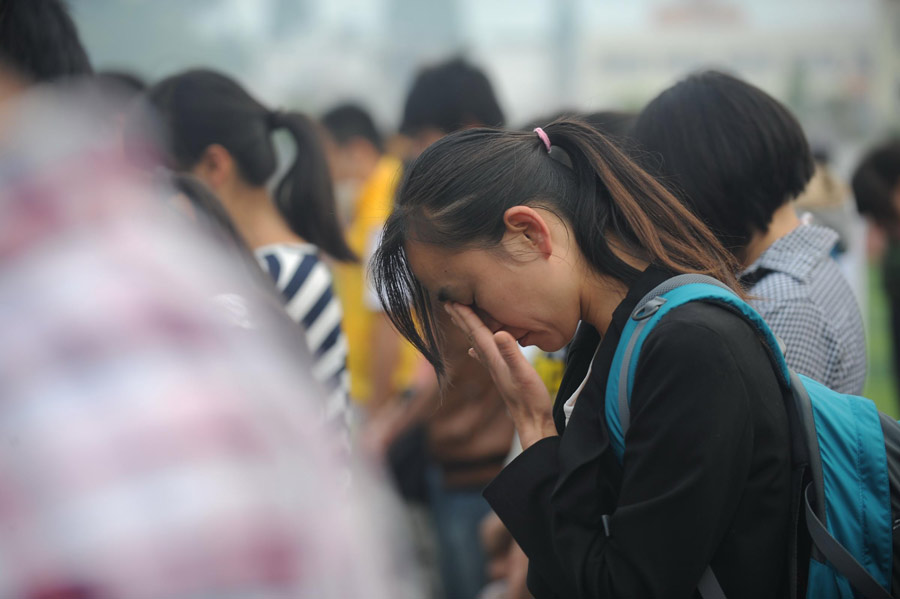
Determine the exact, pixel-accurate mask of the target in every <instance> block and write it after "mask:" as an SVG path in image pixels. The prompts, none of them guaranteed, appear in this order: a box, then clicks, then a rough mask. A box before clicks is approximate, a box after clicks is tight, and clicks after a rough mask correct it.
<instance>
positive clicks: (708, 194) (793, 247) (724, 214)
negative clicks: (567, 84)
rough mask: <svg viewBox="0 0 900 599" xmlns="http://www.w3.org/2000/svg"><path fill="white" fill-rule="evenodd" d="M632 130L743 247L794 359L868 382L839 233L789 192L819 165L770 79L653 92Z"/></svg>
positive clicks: (727, 237)
mask: <svg viewBox="0 0 900 599" xmlns="http://www.w3.org/2000/svg"><path fill="white" fill-rule="evenodd" d="M632 135H633V138H634V141H635V143H636V145H637V146H638V148H639V151H640V153H639V154H638V156H639V159H640V160H641V161H642V162H643V164H644V166H645V167H646V168H647V169H648V170H649V171H650V172H651V173H653V174H655V175H656V176H657V177H658V178H659V179H660V181H661V182H662V183H663V184H664V185H666V186H667V187H668V188H669V190H670V191H671V192H672V193H674V194H675V195H676V196H677V197H678V198H679V199H680V200H681V201H682V202H684V203H685V204H686V205H687V206H688V207H690V208H691V209H692V210H693V211H694V213H695V214H697V215H698V216H699V217H700V218H702V219H703V221H704V222H705V223H706V224H707V225H708V226H709V227H710V229H712V231H713V233H715V234H716V236H717V237H718V238H719V241H721V242H722V244H723V245H724V246H725V247H726V248H728V249H729V250H730V251H731V253H732V254H734V256H735V257H736V258H737V260H738V262H739V263H740V267H741V269H742V271H741V280H742V282H743V283H744V285H745V287H746V288H747V289H748V290H749V294H750V296H751V298H754V301H753V305H754V307H755V308H756V309H757V311H759V313H760V314H761V315H762V317H763V318H764V319H765V320H766V322H768V323H769V326H770V327H771V328H772V330H773V331H774V332H775V334H776V335H778V337H779V338H780V339H781V340H782V341H783V342H784V344H785V346H786V351H785V358H786V359H787V363H788V365H789V366H790V367H791V368H793V369H794V370H796V371H797V372H799V373H801V374H805V375H807V376H809V377H811V378H814V379H816V380H818V381H820V382H822V383H824V384H826V385H827V386H829V387H831V388H833V389H836V390H838V391H842V392H844V393H853V394H860V393H862V389H863V384H864V383H865V379H866V344H865V331H864V328H863V322H862V317H861V315H860V311H859V306H858V305H857V303H856V298H855V297H854V296H853V291H852V290H851V289H850V286H849V284H848V283H847V281H846V280H845V279H844V277H843V275H842V274H841V272H840V269H839V267H838V265H837V263H836V262H835V261H834V259H833V258H832V256H831V253H832V250H833V249H834V246H835V244H836V243H837V240H838V236H837V234H836V233H835V232H834V231H832V230H830V229H826V228H824V227H819V226H814V225H811V224H804V223H803V221H802V220H801V219H800V218H799V217H798V216H797V213H796V211H795V208H794V206H793V204H792V202H791V201H792V200H793V199H795V198H796V197H797V196H798V195H800V193H801V192H803V190H804V189H805V188H806V185H807V183H808V182H809V180H810V178H811V177H812V174H813V159H812V155H811V153H810V149H809V144H808V143H807V141H806V137H805V135H804V133H803V130H802V129H801V127H800V124H799V123H798V122H797V120H796V119H795V118H794V116H793V115H792V114H791V113H790V112H789V111H788V110H787V109H786V108H785V107H784V106H782V105H781V104H780V103H779V102H778V101H776V100H775V99H774V98H772V97H771V96H769V95H768V94H766V93H765V92H763V91H762V90H760V89H758V88H756V87H753V86H752V85H750V84H748V83H745V82H743V81H741V80H739V79H737V78H735V77H732V76H730V75H726V74H723V73H718V72H715V71H707V72H703V73H700V74H697V75H693V76H691V77H688V78H687V79H685V80H683V81H681V82H679V83H677V84H676V85H674V86H672V87H671V88H669V89H667V90H666V91H664V92H663V93H661V94H660V95H659V96H657V97H656V98H655V99H654V100H653V101H651V102H650V103H649V104H648V105H647V107H646V108H644V110H643V111H642V112H641V114H640V116H639V117H638V120H637V122H636V123H635V126H634V128H633V131H632Z"/></svg>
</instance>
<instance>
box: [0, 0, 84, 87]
mask: <svg viewBox="0 0 900 599" xmlns="http://www.w3.org/2000/svg"><path fill="white" fill-rule="evenodd" d="M0 60H3V61H4V62H6V63H7V64H8V65H9V66H11V67H12V68H14V69H15V70H16V71H17V72H18V74H19V75H20V76H22V77H24V78H26V79H28V80H29V81H31V82H33V83H40V82H45V81H54V80H57V79H62V78H66V77H78V76H82V75H91V74H92V72H93V70H92V69H91V63H90V61H89V60H88V56H87V52H85V50H84V46H82V45H81V40H80V39H79V37H78V30H77V29H76V27H75V23H74V22H73V21H72V17H71V16H69V12H68V11H67V10H66V7H65V5H64V4H63V3H62V2H60V1H59V0H3V3H2V5H0Z"/></svg>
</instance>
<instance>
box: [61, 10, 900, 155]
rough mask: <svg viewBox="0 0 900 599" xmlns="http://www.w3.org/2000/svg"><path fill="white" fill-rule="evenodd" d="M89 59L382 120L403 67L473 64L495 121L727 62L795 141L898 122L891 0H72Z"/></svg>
mask: <svg viewBox="0 0 900 599" xmlns="http://www.w3.org/2000/svg"><path fill="white" fill-rule="evenodd" d="M72 6H73V10H74V12H75V16H76V19H77V20H78V23H79V26H80V27H81V29H82V32H83V37H84V39H85V43H86V45H87V46H88V48H89V51H90V53H91V55H92V58H93V60H94V61H95V63H96V64H97V65H98V66H99V67H101V68H103V67H119V68H121V67H126V68H127V67H130V68H133V69H134V70H137V71H138V72H140V73H141V74H143V75H145V76H147V77H149V78H151V79H153V78H157V77H160V76H163V75H166V74H168V73H170V72H172V71H174V70H176V69H180V68H185V67H187V66H193V65H197V64H207V65H210V66H213V67H215V68H219V69H223V70H226V71H228V72H230V73H232V74H233V75H235V76H237V77H239V78H240V79H242V80H243V81H245V82H246V83H247V85H248V86H250V87H251V88H253V89H256V90H259V93H260V94H261V95H263V96H264V98H265V100H267V101H269V102H272V103H276V104H277V103H282V104H290V105H292V106H297V107H299V108H301V109H306V110H310V111H313V112H317V111H320V110H322V109H323V108H325V107H326V106H328V105H330V104H332V103H334V102H336V101H338V100H342V99H349V98H353V99H358V100H361V101H364V102H365V103H366V104H367V105H369V106H370V107H371V108H372V110H373V111H374V113H375V114H376V115H377V116H378V117H379V118H380V120H381V121H382V122H383V123H384V124H385V125H388V126H390V125H394V124H396V121H397V119H398V118H399V112H400V103H401V102H402V99H403V96H404V93H405V90H406V87H407V85H408V84H409V81H410V80H411V78H412V76H413V73H414V71H415V69H416V68H417V67H418V66H419V65H420V64H422V63H427V62H434V61H437V60H439V59H440V58H442V57H444V56H446V55H448V54H451V53H463V54H465V55H467V56H468V57H470V58H471V59H473V60H474V61H476V62H478V63H480V64H481V65H483V66H484V67H485V68H486V70H487V71H488V73H489V74H490V75H491V76H492V78H493V79H494V80H495V82H496V85H497V88H498V92H499V95H500V97H501V99H502V101H503V103H504V106H505V108H506V109H507V111H508V113H509V116H510V122H511V123H513V124H516V123H520V122H524V121H526V120H528V119H531V118H533V117H535V116H537V115H542V114H548V113H551V112H553V111H554V110H556V109H558V108H561V107H575V108H580V109H598V108H631V109H636V108H639V107H640V106H641V105H642V104H643V103H644V102H645V101H646V100H648V99H649V98H650V97H652V96H653V95H655V94H656V93H658V92H659V91H660V90H661V89H662V88H664V87H666V86H668V85H670V84H671V83H673V82H674V81H675V80H677V79H678V78H679V77H681V76H683V75H684V74H685V73H687V72H689V71H691V70H695V69H698V68H705V67H717V68H722V69H727V70H730V71H733V72H735V73H737V74H738V75H740V76H742V77H744V78H746V79H748V80H749V81H751V82H753V83H755V84H757V85H759V86H761V87H763V88H764V89H766V90H767V91H769V92H770V93H772V94H773V95H775V96H777V97H778V98H780V99H782V100H784V101H786V102H787V103H788V104H789V105H790V106H791V107H792V108H793V109H794V110H795V111H796V112H797V113H798V114H799V116H800V118H801V120H802V121H803V122H804V125H805V126H806V127H807V129H808V130H809V131H810V135H811V137H813V138H815V139H818V138H822V140H823V141H824V142H826V143H830V142H832V141H833V140H837V139H841V140H845V139H868V138H870V137H877V136H879V135H880V133H881V132H883V130H884V129H885V128H886V127H888V126H893V127H897V126H898V125H900V116H898V110H897V105H898V99H900V58H898V56H900V47H898V46H900V2H898V0H853V1H848V0H604V1H600V0H491V2H483V1H479V0H254V1H253V2H246V1H244V0H196V1H194V2H191V3H184V2H180V1H178V0H106V1H105V2H95V1H93V0H73V1H72Z"/></svg>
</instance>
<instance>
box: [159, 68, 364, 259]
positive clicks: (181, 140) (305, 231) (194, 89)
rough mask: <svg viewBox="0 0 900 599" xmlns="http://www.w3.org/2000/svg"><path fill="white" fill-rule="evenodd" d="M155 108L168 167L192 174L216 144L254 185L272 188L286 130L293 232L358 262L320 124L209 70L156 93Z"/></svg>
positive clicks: (183, 76)
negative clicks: (342, 220) (275, 107)
mask: <svg viewBox="0 0 900 599" xmlns="http://www.w3.org/2000/svg"><path fill="white" fill-rule="evenodd" d="M147 101H148V102H149V103H150V104H151V106H152V108H153V109H154V110H155V112H157V113H158V114H159V116H160V117H161V119H162V121H163V125H164V128H165V135H166V144H165V145H166V146H167V152H168V156H167V158H168V162H169V165H168V166H170V167H171V168H172V169H174V170H179V171H187V170H190V169H191V168H192V167H193V166H194V165H196V164H197V163H198V162H199V161H200V159H201V158H202V157H203V153H204V152H205V151H206V149H207V148H208V147H209V146H210V145H212V144H219V145H221V146H222V147H224V148H225V149H226V150H228V152H229V153H230V154H231V156H232V157H233V158H234V161H235V163H236V164H237V167H238V170H239V173H240V176H241V177H242V178H243V179H244V181H246V182H247V183H248V184H249V185H252V186H264V185H266V184H267V183H268V181H269V179H271V178H272V176H273V175H274V174H275V171H276V169H277V167H278V163H277V158H276V154H275V145H274V143H273V142H272V132H273V131H275V130H277V129H286V130H287V131H288V132H289V133H290V134H291V137H292V138H293V140H294V144H295V146H296V155H295V157H294V162H293V164H292V165H291V166H290V168H289V169H288V171H287V172H286V173H285V175H284V177H283V178H282V179H281V181H280V182H279V183H278V185H277V187H276V189H275V204H276V205H277V207H278V209H279V210H280V211H281V214H282V215H283V216H284V218H285V220H286V222H287V223H288V225H289V226H290V227H291V229H292V230H293V231H294V232H295V233H296V234H297V235H299V236H300V237H302V238H303V239H305V240H306V241H308V242H310V243H312V244H314V245H316V246H318V247H319V248H321V249H322V250H323V251H324V252H326V253H327V254H329V255H331V256H332V257H333V258H335V259H337V260H343V261H353V260H355V259H356V257H355V256H354V254H353V252H352V251H351V250H350V248H349V247H348V246H347V243H346V241H345V240H344V236H343V233H342V232H341V227H340V224H339V223H338V219H337V215H336V211H335V206H334V193H333V190H332V184H331V177H330V174H329V171H328V164H327V162H326V158H325V152H324V149H323V148H322V144H321V140H320V138H319V132H318V130H317V129H316V125H315V123H313V121H311V120H310V119H309V118H307V117H306V116H304V115H302V114H300V113H297V112H280V111H272V110H269V109H268V108H266V107H265V106H263V105H262V104H260V103H259V102H258V101H256V100H255V99H254V98H253V97H251V96H250V94H248V93H247V92H246V91H245V90H244V89H243V88H242V87H241V86H240V85H238V84H237V83H236V82H235V81H233V80H231V79H229V78H228V77H226V76H224V75H221V74H219V73H216V72H213V71H207V70H193V71H186V72H184V73H180V74H178V75H174V76H172V77H169V78H167V79H164V80H162V81H161V82H159V83H157V84H156V85H154V86H153V87H152V88H150V90H149V91H148V92H147Z"/></svg>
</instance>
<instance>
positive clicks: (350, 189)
mask: <svg viewBox="0 0 900 599" xmlns="http://www.w3.org/2000/svg"><path fill="white" fill-rule="evenodd" d="M321 122H322V125H323V126H324V128H325V131H326V135H325V149H326V152H327V154H328V163H329V167H330V168H331V175H332V179H333V180H334V189H335V199H336V201H337V209H338V213H339V216H340V219H341V223H342V224H343V225H344V231H345V237H346V239H347V245H349V246H350V249H351V250H353V253H354V254H356V255H357V256H360V257H361V258H362V264H357V263H352V264H351V263H346V264H335V265H334V266H333V271H334V275H335V288H336V290H337V292H338V295H339V296H340V299H341V305H342V306H343V308H344V320H343V326H344V332H345V333H346V335H347V342H348V345H349V348H348V354H347V368H348V370H349V372H350V396H351V398H353V401H354V402H356V404H357V405H359V406H360V407H362V408H363V409H365V410H366V411H367V412H369V413H374V412H377V411H378V410H381V409H383V408H384V407H385V406H387V405H388V404H389V403H391V402H392V400H395V399H396V398H397V397H398V396H401V395H403V394H406V393H409V392H411V391H412V388H413V386H414V379H415V374H416V365H417V362H418V359H419V358H418V354H417V352H416V350H415V348H413V346H412V345H410V344H409V343H408V342H407V341H406V340H404V339H403V338H402V337H401V336H400V335H399V334H398V333H397V331H396V330H394V327H393V325H392V324H391V322H390V320H388V318H387V316H386V315H385V314H384V311H383V310H382V308H381V304H380V303H379V301H378V298H377V294H375V293H374V291H373V290H372V289H371V286H370V285H369V284H368V277H367V274H368V273H367V269H366V264H367V263H368V261H369V258H370V257H371V254H372V251H373V250H374V248H375V247H376V245H377V241H378V236H379V233H380V232H381V227H382V226H383V225H384V221H385V220H386V219H387V217H388V215H389V214H390V213H391V209H392V208H393V206H394V192H395V189H396V187H397V183H398V180H399V178H400V172H401V167H402V165H401V163H400V160H398V159H397V158H395V157H393V156H390V155H388V154H385V153H384V143H383V142H382V139H381V134H380V133H379V132H378V129H377V128H376V127H375V123H374V122H373V121H372V117H371V116H369V113H368V112H366V111H365V110H364V109H363V108H361V107H360V106H357V105H355V104H342V105H339V106H336V107H335V108H333V109H331V110H329V111H328V112H327V113H325V115H323V116H322V118H321ZM373 349H374V350H375V351H373ZM370 449H372V448H370Z"/></svg>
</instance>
